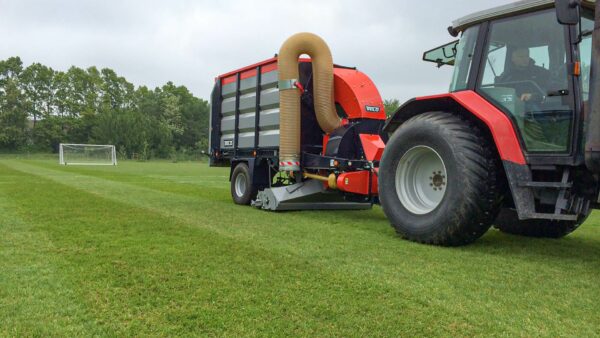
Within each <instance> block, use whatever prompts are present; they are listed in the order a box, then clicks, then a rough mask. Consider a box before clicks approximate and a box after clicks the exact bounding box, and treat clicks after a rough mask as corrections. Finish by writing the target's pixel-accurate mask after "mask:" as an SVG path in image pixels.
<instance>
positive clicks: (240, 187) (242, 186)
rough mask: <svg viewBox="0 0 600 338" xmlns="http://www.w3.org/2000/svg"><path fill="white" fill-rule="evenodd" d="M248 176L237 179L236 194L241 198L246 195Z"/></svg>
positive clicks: (240, 176) (242, 175)
mask: <svg viewBox="0 0 600 338" xmlns="http://www.w3.org/2000/svg"><path fill="white" fill-rule="evenodd" d="M247 181H248V180H247V179H246V175H244V174H239V175H237V176H236V177H235V193H236V195H238V196H239V197H242V196H244V194H245V193H246V183H247Z"/></svg>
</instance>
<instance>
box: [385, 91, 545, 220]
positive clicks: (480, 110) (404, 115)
mask: <svg viewBox="0 0 600 338" xmlns="http://www.w3.org/2000/svg"><path fill="white" fill-rule="evenodd" d="M431 111H445V112H454V113H459V114H461V115H463V116H465V117H467V118H471V119H475V120H477V121H480V122H482V127H484V126H485V127H487V129H488V131H489V134H490V135H491V137H492V138H493V140H494V144H495V146H496V150H497V151H498V155H499V156H500V159H501V160H502V164H503V167H504V173H505V175H506V180H507V183H508V186H509V187H510V191H511V192H512V194H511V195H512V200H513V203H514V205H515V208H516V210H517V213H518V216H519V219H527V218H531V217H533V215H534V214H535V204H534V203H535V201H534V195H533V192H532V190H531V189H529V188H527V187H524V186H522V185H521V184H520V182H528V181H531V169H530V168H529V165H528V164H527V161H526V159H525V155H524V153H523V149H522V147H521V144H520V143H519V138H518V137H517V133H516V132H515V127H514V125H513V123H512V121H511V120H510V119H509V118H508V116H506V114H505V113H503V112H502V111H500V110H499V109H498V108H496V107H494V106H493V105H492V104H491V103H490V102H488V101H487V100H486V99H484V98H483V97H481V96H480V95H479V94H477V93H476V92H474V91H471V90H466V91H460V92H455V93H447V94H441V95H433V96H423V97H417V98H415V99H412V100H409V101H408V102H406V103H404V104H403V105H402V106H400V107H399V108H398V109H397V110H396V111H395V112H394V114H393V115H392V116H390V117H389V118H388V120H387V121H386V123H385V125H384V127H383V131H384V132H386V133H388V134H389V135H391V134H392V133H393V132H394V131H395V130H396V129H397V128H398V127H399V126H400V125H401V124H402V123H404V122H405V121H407V120H408V119H410V118H411V117H413V116H416V115H419V114H422V113H425V112H431Z"/></svg>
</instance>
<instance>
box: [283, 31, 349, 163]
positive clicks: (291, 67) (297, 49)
mask: <svg viewBox="0 0 600 338" xmlns="http://www.w3.org/2000/svg"><path fill="white" fill-rule="evenodd" d="M302 54H308V55H309V56H310V58H311V59H312V68H313V97H314V105H315V112H316V115H317V121H318V123H319V126H320V127H321V129H323V131H324V132H326V133H330V132H332V131H333V130H335V129H336V128H337V127H339V126H340V119H339V117H338V115H337V113H336V111H335V103H334V98H333V59H332V57H331V51H330V50H329V47H328V46H327V44H326V43H325V41H323V39H321V38H320V37H319V36H317V35H315V34H312V33H298V34H295V35H292V36H291V37H290V38H288V39H287V40H286V41H285V42H284V43H283V45H282V46H281V49H280V50H279V56H278V60H277V63H278V68H279V101H280V102H279V109H280V115H279V116H280V122H279V124H280V125H279V128H280V146H279V152H280V155H279V170H281V171H300V125H301V122H300V93H299V92H298V89H297V87H298V86H297V82H298V78H299V74H298V58H299V57H300V56H301V55H302Z"/></svg>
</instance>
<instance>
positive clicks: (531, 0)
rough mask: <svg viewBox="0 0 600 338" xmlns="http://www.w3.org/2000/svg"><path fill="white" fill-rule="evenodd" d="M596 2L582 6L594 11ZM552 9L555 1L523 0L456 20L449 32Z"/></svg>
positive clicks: (588, 2) (593, 0)
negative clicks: (490, 21)
mask: <svg viewBox="0 0 600 338" xmlns="http://www.w3.org/2000/svg"><path fill="white" fill-rule="evenodd" d="M595 2H596V1H595V0H584V1H583V2H582V4H583V6H584V7H587V8H590V9H594V3H595ZM552 7H554V0H521V1H517V2H513V3H510V4H506V5H502V6H497V7H493V8H490V9H486V10H483V11H479V12H475V13H473V14H469V15H467V16H464V17H462V18H460V19H457V20H454V21H453V22H452V26H450V27H449V28H448V30H449V31H450V34H452V35H456V34H458V33H459V32H462V31H464V30H465V29H467V28H469V27H471V26H474V25H476V24H478V23H481V22H484V21H488V20H495V19H500V18H505V17H510V16H515V15H519V14H523V13H528V12H535V11H538V10H542V9H546V8H552Z"/></svg>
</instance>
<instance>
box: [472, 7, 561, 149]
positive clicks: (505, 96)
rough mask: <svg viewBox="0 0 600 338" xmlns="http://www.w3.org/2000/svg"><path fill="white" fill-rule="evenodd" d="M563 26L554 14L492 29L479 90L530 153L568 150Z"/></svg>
mask: <svg viewBox="0 0 600 338" xmlns="http://www.w3.org/2000/svg"><path fill="white" fill-rule="evenodd" d="M533 27H535V28H534V29H533ZM564 27H565V26H562V25H560V24H559V23H558V22H557V20H556V13H555V11H554V10H553V9H552V10H547V11H542V12H538V13H534V14H526V15H521V16H517V17H512V18H507V19H502V20H498V21H495V22H492V23H491V25H490V33H489V34H490V35H489V38H488V45H487V46H486V50H485V54H484V62H485V64H484V66H483V74H482V75H481V78H480V80H479V83H478V85H477V90H478V92H480V93H482V94H483V95H484V96H486V97H487V98H488V99H490V101H491V102H492V103H494V104H495V105H496V106H497V107H498V108H500V109H502V110H503V111H505V112H507V113H508V114H509V115H510V117H511V118H512V119H513V121H515V124H516V126H517V128H518V130H519V132H520V134H521V138H522V140H523V143H524V145H525V148H526V150H527V151H529V152H567V151H568V150H569V140H570V137H571V134H570V131H571V126H572V121H573V111H572V108H571V106H572V93H570V90H569V81H568V80H569V77H568V74H567V66H566V64H567V50H566V45H567V44H566V41H565V28H564Z"/></svg>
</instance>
